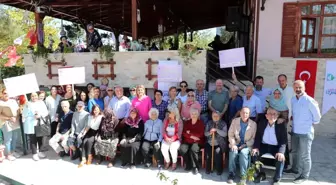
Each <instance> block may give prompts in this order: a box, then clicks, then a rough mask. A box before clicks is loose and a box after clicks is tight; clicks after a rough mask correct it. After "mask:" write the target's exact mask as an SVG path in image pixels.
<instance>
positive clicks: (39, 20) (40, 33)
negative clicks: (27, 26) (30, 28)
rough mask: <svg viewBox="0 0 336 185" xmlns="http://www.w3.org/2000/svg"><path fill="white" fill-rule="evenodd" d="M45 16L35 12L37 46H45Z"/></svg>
mask: <svg viewBox="0 0 336 185" xmlns="http://www.w3.org/2000/svg"><path fill="white" fill-rule="evenodd" d="M44 16H45V15H44V14H41V13H38V12H37V11H36V10H35V26H36V32H37V45H38V46H43V45H44V40H45V38H44V28H43V19H44Z"/></svg>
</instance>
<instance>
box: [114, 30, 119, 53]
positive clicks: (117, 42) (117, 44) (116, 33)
mask: <svg viewBox="0 0 336 185" xmlns="http://www.w3.org/2000/svg"><path fill="white" fill-rule="evenodd" d="M114 36H115V38H116V51H119V46H120V43H119V36H120V32H119V31H118V30H116V31H115V32H114Z"/></svg>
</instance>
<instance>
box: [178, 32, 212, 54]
mask: <svg viewBox="0 0 336 185" xmlns="http://www.w3.org/2000/svg"><path fill="white" fill-rule="evenodd" d="M190 34H191V33H188V34H187V40H189V39H190ZM214 37H215V34H214V33H212V32H211V30H200V31H195V32H193V43H194V44H195V46H196V47H197V48H202V49H208V48H209V47H208V44H209V43H210V42H212V41H213V39H214ZM183 45H184V33H182V34H180V35H179V47H180V48H181V47H183Z"/></svg>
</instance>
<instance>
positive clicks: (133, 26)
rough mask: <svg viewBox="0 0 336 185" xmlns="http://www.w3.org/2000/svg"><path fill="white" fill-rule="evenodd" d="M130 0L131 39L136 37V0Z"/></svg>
mask: <svg viewBox="0 0 336 185" xmlns="http://www.w3.org/2000/svg"><path fill="white" fill-rule="evenodd" d="M131 1H132V39H133V40H137V39H138V21H137V9H138V8H137V0H131Z"/></svg>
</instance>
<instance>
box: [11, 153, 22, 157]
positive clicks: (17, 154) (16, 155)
mask: <svg viewBox="0 0 336 185" xmlns="http://www.w3.org/2000/svg"><path fill="white" fill-rule="evenodd" d="M13 156H14V157H15V158H20V157H21V154H19V153H17V152H14V153H13Z"/></svg>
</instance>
